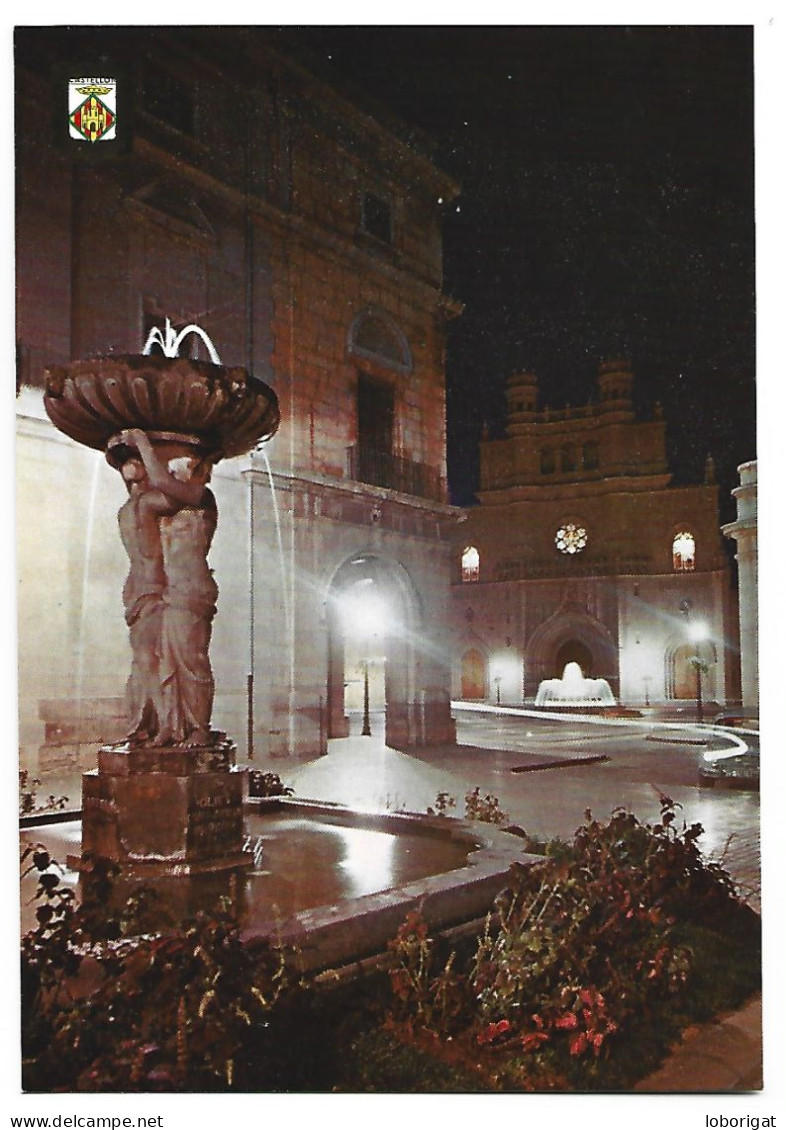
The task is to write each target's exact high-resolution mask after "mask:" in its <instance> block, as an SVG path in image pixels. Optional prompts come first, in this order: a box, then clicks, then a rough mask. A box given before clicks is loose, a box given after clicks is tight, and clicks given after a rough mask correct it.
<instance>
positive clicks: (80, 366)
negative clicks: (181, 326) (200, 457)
mask: <svg viewBox="0 0 786 1130" xmlns="http://www.w3.org/2000/svg"><path fill="white" fill-rule="evenodd" d="M45 377H46V394H45V396H44V407H45V409H46V412H47V414H48V416H49V418H50V419H51V421H52V423H53V424H54V425H55V427H57V428H58V429H59V430H60V431H61V432H64V433H65V435H67V436H69V437H70V438H71V439H73V440H76V441H77V443H82V444H85V445H86V446H87V447H92V448H95V449H96V450H98V451H104V450H106V448H107V445H108V443H109V441H110V440H111V439H112V437H113V436H116V435H117V434H118V433H119V432H122V431H124V430H126V429H128V428H140V429H142V430H143V431H145V432H147V433H149V434H150V435H151V439H152V438H155V433H162V434H163V435H164V436H167V435H171V436H177V435H184V436H188V437H191V438H192V441H193V442H194V443H197V444H198V445H200V446H201V447H203V449H204V450H205V451H206V452H207V453H208V454H210V455H211V457H212V458H213V460H214V461H217V460H218V459H222V458H228V457H231V456H233V455H242V454H244V453H245V452H247V451H250V450H251V449H252V448H253V447H254V446H255V445H256V444H257V443H259V442H260V441H261V440H264V439H268V438H269V437H270V436H272V435H273V434H274V433H275V431H276V430H277V428H278V425H279V421H280V414H279V408H278V399H277V397H276V394H275V392H273V390H272V389H271V388H269V387H268V386H267V385H266V384H264V383H263V382H262V381H260V380H257V379H256V378H255V377H252V376H250V375H249V374H248V373H247V372H246V370H245V369H240V368H233V369H230V368H225V367H224V366H222V365H213V364H211V363H209V362H206V361H192V360H190V359H189V358H185V357H174V358H172V357H164V356H163V355H160V356H159V355H156V354H150V355H149V356H145V355H141V354H139V355H132V356H117V357H101V358H97V359H95V360H88V361H74V362H72V363H71V364H70V365H65V366H53V367H52V368H50V369H48V370H47V371H46V374H45ZM114 461H115V462H116V463H118V465H119V463H120V462H122V452H119V451H117V452H115V455H114Z"/></svg>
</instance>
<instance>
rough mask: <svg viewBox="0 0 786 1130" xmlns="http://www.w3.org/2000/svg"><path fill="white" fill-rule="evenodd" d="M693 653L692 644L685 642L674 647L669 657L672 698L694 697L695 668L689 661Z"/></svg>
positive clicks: (694, 652) (694, 650) (694, 649)
mask: <svg viewBox="0 0 786 1130" xmlns="http://www.w3.org/2000/svg"><path fill="white" fill-rule="evenodd" d="M695 654H696V648H695V647H694V646H693V644H689V643H685V644H682V646H681V647H678V648H676V649H675V651H674V653H673V655H672V658H671V680H670V681H671V697H672V698H695V697H696V669H695V667H694V666H693V664H692V662H691V660H692V659H693V658H694V657H695Z"/></svg>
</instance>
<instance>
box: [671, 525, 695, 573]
mask: <svg viewBox="0 0 786 1130" xmlns="http://www.w3.org/2000/svg"><path fill="white" fill-rule="evenodd" d="M671 559H672V564H673V568H674V572H675V573H690V572H692V571H693V570H694V569H695V568H696V539H695V538H694V536H693V534H692V533H691V532H690V530H680V532H679V533H677V534H675V535H674V541H673V542H672V543H671Z"/></svg>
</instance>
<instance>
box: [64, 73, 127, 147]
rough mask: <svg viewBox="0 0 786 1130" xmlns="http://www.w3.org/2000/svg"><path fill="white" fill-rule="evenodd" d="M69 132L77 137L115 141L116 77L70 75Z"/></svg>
mask: <svg viewBox="0 0 786 1130" xmlns="http://www.w3.org/2000/svg"><path fill="white" fill-rule="evenodd" d="M68 132H69V134H70V136H71V137H72V138H73V139H74V140H75V141H87V142H90V143H94V142H98V141H114V139H115V138H116V136H117V80H116V79H113V78H72V79H69V82H68Z"/></svg>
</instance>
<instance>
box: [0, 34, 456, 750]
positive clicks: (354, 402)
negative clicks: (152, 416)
mask: <svg viewBox="0 0 786 1130" xmlns="http://www.w3.org/2000/svg"><path fill="white" fill-rule="evenodd" d="M69 35H71V36H72V38H69ZM102 35H103V38H102ZM74 36H75V37H76V38H73V37H74ZM76 48H80V49H81V51H78V50H76ZM88 48H89V50H88ZM91 51H92V52H93V54H92V55H91V54H90V52H91ZM75 57H79V58H81V59H82V60H87V62H88V63H89V61H90V60H91V59H98V60H101V62H100V66H101V67H102V68H104V67H108V66H111V65H112V64H111V63H110V62H106V61H105V60H106V59H107V58H108V59H110V60H119V61H120V65H121V70H122V72H123V73H124V74H125V76H126V77H125V81H126V83H127V85H126V101H125V107H126V110H127V111H130V110H131V109H133V136H132V139H131V144H130V147H129V149H128V151H127V152H126V153H124V154H122V155H121V156H119V157H118V158H117V159H109V158H108V159H104V160H98V159H96V160H90V161H87V160H76V159H75V158H74V155H73V153H72V152H70V151H69V150H68V148H67V147H62V146H58V144H56V142H55V139H54V138H53V136H52V134H51V131H48V130H47V129H42V128H36V127H35V126H34V123H40V122H41V121H43V120H46V121H48V120H49V118H50V117H51V113H52V103H53V97H54V98H55V100H56V98H57V92H56V91H55V92H54V94H53V86H52V83H53V80H52V78H51V77H50V75H51V74H52V73H53V72H52V70H51V68H52V66H53V64H57V63H59V62H61V61H62V60H63V59H71V58H75ZM16 62H17V121H18V122H19V123H20V127H19V129H18V130H17V137H18V153H17V177H18V192H17V292H18V321H17V326H18V329H17V335H18V339H17V351H18V381H17V387H18V396H17V425H18V426H17V431H18V508H17V512H18V546H19V552H18V569H19V673H20V695H19V701H20V731H21V739H22V747H23V751H24V754H25V758H26V761H27V763H28V764H31V765H32V766H33V767H36V765H37V764H38V765H39V767H41V766H43V767H44V768H46V767H47V766H49V765H51V764H54V763H55V762H56V761H57V758H58V757H60V758H61V759H62V760H63V761H64V763H68V764H71V763H72V762H74V760H75V759H76V760H78V758H79V754H80V749H82V760H83V762H84V760H85V758H87V759H88V760H89V757H90V756H91V754H92V750H93V748H94V747H93V746H92V745H90V742H91V741H92V740H94V739H96V740H97V739H106V738H107V737H110V738H111V737H116V736H117V734H118V732H122V708H121V698H122V694H123V689H124V683H125V678H126V676H127V673H128V667H129V649H128V641H127V637H126V628H125V624H124V622H123V615H122V603H121V598H120V590H121V587H122V582H123V577H124V575H125V571H126V570H127V561H126V560H125V557H124V554H123V551H122V548H121V546H120V542H119V538H118V534H117V522H116V517H115V515H116V512H117V510H118V508H119V506H120V505H121V504H122V502H123V499H124V497H125V491H124V487H123V485H122V482H121V480H120V477H119V475H118V474H117V472H116V471H114V470H112V469H111V468H110V467H109V466H108V465H107V464H106V462H105V461H104V459H103V456H102V455H101V454H100V453H95V452H91V451H89V450H87V449H84V448H80V447H78V446H77V445H76V444H73V443H71V442H70V441H69V440H67V439H65V438H64V437H63V436H62V435H60V434H59V433H57V432H56V431H55V430H54V429H53V427H52V426H51V425H50V424H49V422H48V420H47V419H46V417H45V414H44V412H43V408H42V373H43V369H44V368H45V367H46V366H47V365H51V364H53V363H63V362H68V361H70V360H73V359H77V358H80V357H88V356H96V355H104V354H110V353H117V354H124V353H135V352H141V348H142V344H143V343H144V341H145V339H146V336H147V333H148V332H149V330H150V328H151V327H153V326H155V325H161V324H162V323H163V320H164V318H167V317H168V318H170V319H171V320H172V322H173V323H174V324H175V325H184V324H187V323H190V322H197V323H198V324H199V325H201V326H202V327H203V328H204V330H205V331H206V332H207V333H208V334H209V335H210V338H211V340H212V341H213V343H214V344H215V346H216V348H217V350H218V352H219V354H220V357H221V360H222V362H223V363H224V364H227V365H240V366H243V367H245V368H247V369H248V370H249V372H251V373H253V374H254V375H256V376H258V377H259V378H261V379H262V380H264V381H266V382H267V383H268V384H269V385H271V386H272V387H273V388H274V389H275V391H276V393H277V395H278V398H279V402H280V406H281V414H282V425H281V428H280V430H279V432H278V434H277V435H276V436H275V437H274V439H273V440H272V441H271V442H270V444H269V447H268V448H267V449H265V450H263V451H260V452H258V453H255V454H254V455H253V456H249V457H243V458H238V459H232V460H228V461H226V462H225V463H221V464H219V465H218V466H217V467H216V469H215V471H214V474H213V482H212V488H213V490H214V493H215V495H216V498H217V502H218V507H219V524H218V531H217V534H216V538H215V541H214V544H213V548H212V550H211V558H210V563H211V565H212V567H213V569H214V571H215V576H216V580H217V582H218V586H219V601H218V616H217V618H216V622H215V626H214V634H213V644H212V649H211V658H212V662H213V666H214V669H215V676H216V704H215V708H214V718H213V725H214V726H215V727H216V728H220V729H222V730H226V731H227V732H228V733H229V734H231V735H232V736H233V737H234V738H235V739H236V740H237V741H238V744H239V746H240V747H241V752H242V751H243V750H244V749H245V750H246V751H247V752H249V753H250V754H252V755H254V756H256V757H258V758H262V759H265V758H268V757H273V758H275V757H297V756H304V755H313V754H316V753H319V752H324V751H325V749H326V748H327V742H328V740H329V739H330V738H331V737H339V736H342V735H345V734H346V733H347V732H348V729H349V725H350V722H349V718H350V715H351V712H352V710H353V709H356V708H357V706H358V703H359V701H360V697H359V686H360V684H361V682H362V681H363V680H364V679H365V677H366V675H368V681H369V692H370V698H371V708H372V710H375V711H378V712H380V714H384V718H385V732H386V736H387V740H388V742H389V744H391V745H394V746H398V747H401V748H405V747H409V746H415V745H419V744H424V743H425V744H428V743H430V742H436V741H442V740H445V738H446V737H449V736H450V734H451V733H452V724H451V720H450V706H449V689H450V658H449V641H450V633H449V614H450V603H449V592H450V585H449V576H450V558H451V542H450V536H451V531H452V528H453V526H454V525H455V522H456V516H457V511H456V510H455V509H454V508H452V507H451V506H449V505H448V503H447V493H446V485H445V395H444V341H445V332H446V325H447V322H448V321H449V319H450V318H452V317H453V316H455V314H456V313H457V312H458V308H457V306H456V304H455V303H452V302H451V301H450V300H449V299H448V298H446V296H445V295H444V294H443V291H442V246H441V222H440V221H441V207H442V206H443V202H447V201H448V200H450V199H451V197H453V196H454V195H455V194H456V192H457V186H456V185H455V184H454V183H453V182H452V181H451V180H450V179H449V178H448V177H447V176H445V175H444V174H442V173H441V172H440V171H439V170H438V169H437V168H436V167H435V165H434V163H433V161H432V160H431V158H430V157H429V155H428V146H427V144H426V143H425V142H421V140H420V139H414V138H413V135H412V131H411V130H408V131H407V133H406V134H403V133H402V132H401V131H398V130H397V129H396V127H395V124H394V123H386V124H385V125H382V124H380V122H379V121H377V120H376V119H375V118H373V117H371V116H369V114H368V113H367V112H365V111H363V110H361V109H359V108H357V107H356V106H354V105H352V104H350V103H349V102H348V101H346V100H345V99H344V98H343V97H342V96H340V95H339V94H337V93H336V92H334V91H333V90H331V89H329V88H327V87H326V86H325V85H323V84H321V83H320V82H319V81H317V80H316V79H314V78H313V77H312V76H311V75H310V74H308V73H307V72H306V71H305V70H304V69H302V67H300V66H299V65H298V64H296V63H295V62H293V61H292V60H291V59H289V58H287V57H286V55H285V54H282V53H281V52H280V51H278V50H276V49H274V48H273V47H271V45H270V43H269V42H268V41H267V39H266V34H265V32H264V30H261V29H252V30H250V31H249V30H248V29H232V28H225V29H220V30H216V29H212V30H210V31H208V30H207V29H202V30H201V31H200V30H199V29H194V30H184V29H169V30H167V29H163V28H162V29H144V28H138V29H129V28H127V29H105V30H104V31H103V32H101V30H99V31H97V32H94V33H91V35H90V38H89V39H88V38H87V36H86V35H83V36H82V37H80V31H79V29H76V30H75V31H73V32H71V33H69V32H68V31H67V30H65V29H59V30H58V29H40V28H39V29H26V30H22V31H20V32H18V33H17V60H16ZM91 65H92V66H99V63H96V62H94V63H92V64H91ZM119 114H120V109H119V108H118V115H119ZM24 123H30V128H25V126H24ZM85 742H87V743H88V744H87V745H86V746H84V748H82V743H85ZM85 750H87V752H86V753H85ZM39 751H40V752H39ZM36 758H39V763H37V762H36ZM44 763H45V764H44Z"/></svg>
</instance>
